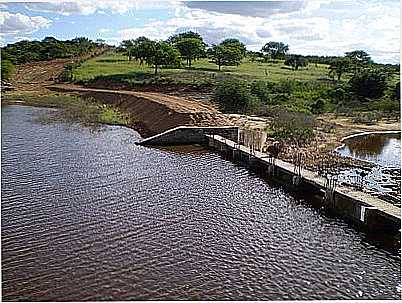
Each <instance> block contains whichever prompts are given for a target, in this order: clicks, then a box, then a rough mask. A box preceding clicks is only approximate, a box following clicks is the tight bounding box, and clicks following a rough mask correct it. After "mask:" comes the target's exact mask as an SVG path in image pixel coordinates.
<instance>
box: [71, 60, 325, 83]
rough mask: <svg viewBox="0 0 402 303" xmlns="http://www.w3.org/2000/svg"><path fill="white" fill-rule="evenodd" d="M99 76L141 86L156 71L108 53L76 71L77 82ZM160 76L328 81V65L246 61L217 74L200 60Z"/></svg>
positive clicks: (191, 80) (188, 79)
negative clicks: (297, 67)
mask: <svg viewBox="0 0 402 303" xmlns="http://www.w3.org/2000/svg"><path fill="white" fill-rule="evenodd" d="M96 77H103V78H104V79H109V80H115V81H123V82H129V83H142V82H144V81H147V80H150V79H152V78H154V70H153V68H152V67H149V66H148V65H146V64H143V65H140V64H139V62H138V61H136V60H132V61H131V62H129V61H128V59H127V56H125V55H122V54H119V53H108V54H104V55H102V56H99V57H96V58H92V59H90V60H88V61H86V62H85V63H83V64H82V65H81V66H80V67H79V68H78V69H76V70H75V71H74V80H76V81H88V80H93V79H95V78H96ZM159 77H169V78H172V79H174V81H175V82H176V83H186V84H192V83H196V82H212V81H215V80H222V79H227V78H237V79H244V80H269V81H274V82H277V81H280V80H300V81H314V80H319V81H328V80H330V78H329V77H328V66H327V65H324V64H317V66H316V65H315V64H309V65H308V67H306V68H303V69H300V70H298V71H293V70H291V69H290V67H287V66H285V65H284V64H283V61H278V62H277V63H260V62H251V61H250V60H249V59H244V60H243V63H242V64H240V65H239V66H229V67H226V66H225V67H222V72H219V71H218V68H217V66H216V65H215V64H213V63H210V62H209V60H208V59H199V60H197V61H195V62H194V63H193V66H192V68H191V69H188V68H185V67H182V68H172V69H170V68H169V69H167V68H165V69H161V70H160V74H159Z"/></svg>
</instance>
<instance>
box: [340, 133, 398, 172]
mask: <svg viewBox="0 0 402 303" xmlns="http://www.w3.org/2000/svg"><path fill="white" fill-rule="evenodd" d="M344 143H345V146H344V147H342V148H339V149H338V150H337V151H338V152H339V153H340V154H341V155H343V156H351V157H354V158H358V159H361V160H367V161H371V162H375V163H377V164H380V165H382V166H391V167H401V163H400V162H401V154H400V152H401V134H400V133H397V134H368V135H364V136H357V137H353V138H350V139H347V140H345V142H344Z"/></svg>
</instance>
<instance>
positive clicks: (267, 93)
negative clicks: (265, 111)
mask: <svg viewBox="0 0 402 303" xmlns="http://www.w3.org/2000/svg"><path fill="white" fill-rule="evenodd" d="M274 86H275V84H274V83H271V82H268V81H253V82H252V83H251V86H250V89H251V93H252V94H253V95H255V96H257V97H258V99H260V101H261V102H262V103H265V104H272V103H273V100H272V92H273V88H274Z"/></svg>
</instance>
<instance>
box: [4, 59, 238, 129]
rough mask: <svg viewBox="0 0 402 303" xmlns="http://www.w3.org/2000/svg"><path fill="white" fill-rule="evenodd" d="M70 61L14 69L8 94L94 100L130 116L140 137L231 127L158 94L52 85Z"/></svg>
mask: <svg viewBox="0 0 402 303" xmlns="http://www.w3.org/2000/svg"><path fill="white" fill-rule="evenodd" d="M71 62H73V60H72V59H57V60H50V61H41V62H33V63H28V64H22V65H19V66H17V69H16V73H15V75H14V77H13V79H12V81H11V82H12V86H13V88H14V91H12V92H9V94H13V95H19V94H25V93H27V94H35V95H45V94H50V93H52V91H57V92H61V93H68V94H79V95H83V96H86V97H93V98H95V99H97V100H98V101H101V102H103V103H106V104H113V105H116V106H118V107H119V108H120V109H121V110H123V111H124V112H126V113H129V114H130V116H131V118H132V120H134V123H133V126H134V127H136V128H139V130H140V132H141V133H142V135H145V136H148V135H153V134H156V133H159V132H162V131H165V130H167V129H170V128H173V127H176V126H180V125H196V126H223V125H231V124H232V123H231V122H230V120H229V119H228V118H226V117H225V115H223V114H222V113H220V112H219V111H218V110H217V109H216V108H215V107H214V106H213V105H212V104H210V103H208V102H199V101H195V100H192V99H191V98H183V97H177V96H171V95H166V94H163V93H157V92H136V91H129V90H116V89H97V88H86V87H82V86H79V85H73V84H55V80H56V78H57V77H58V76H59V75H60V74H61V73H62V71H63V68H64V65H65V64H66V63H71Z"/></svg>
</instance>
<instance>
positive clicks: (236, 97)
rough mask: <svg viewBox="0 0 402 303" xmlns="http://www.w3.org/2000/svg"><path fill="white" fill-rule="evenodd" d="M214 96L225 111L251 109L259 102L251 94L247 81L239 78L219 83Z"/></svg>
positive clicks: (241, 111) (235, 111)
mask: <svg viewBox="0 0 402 303" xmlns="http://www.w3.org/2000/svg"><path fill="white" fill-rule="evenodd" d="M213 98H214V100H215V101H217V102H218V103H219V104H220V106H221V108H222V110H223V111H226V112H231V113H244V112H247V111H250V110H252V109H254V108H256V106H257V105H258V103H259V101H258V98H257V97H256V96H253V95H252V94H251V91H250V88H249V87H248V85H247V83H246V82H244V81H238V80H225V81H222V82H221V83H219V85H218V86H217V88H216V89H215V92H214V95H213Z"/></svg>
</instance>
